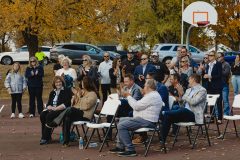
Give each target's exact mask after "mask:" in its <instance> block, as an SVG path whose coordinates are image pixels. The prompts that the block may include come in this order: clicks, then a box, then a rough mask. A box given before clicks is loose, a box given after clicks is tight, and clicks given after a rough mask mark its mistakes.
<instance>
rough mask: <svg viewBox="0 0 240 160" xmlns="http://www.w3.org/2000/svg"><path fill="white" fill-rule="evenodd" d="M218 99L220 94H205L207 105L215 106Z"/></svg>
mask: <svg viewBox="0 0 240 160" xmlns="http://www.w3.org/2000/svg"><path fill="white" fill-rule="evenodd" d="M219 97H220V94H207V105H208V106H215V105H216V103H217V99H218V98H219Z"/></svg>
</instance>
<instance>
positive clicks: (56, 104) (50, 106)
mask: <svg viewBox="0 0 240 160" xmlns="http://www.w3.org/2000/svg"><path fill="white" fill-rule="evenodd" d="M64 85H65V81H64V79H63V77H61V76H56V77H54V79H53V84H52V86H53V88H54V89H53V90H52V91H51V92H50V94H49V99H48V103H47V108H46V109H45V110H44V111H43V112H42V113H41V115H40V120H41V124H42V138H41V140H40V145H43V144H48V143H49V141H50V140H51V133H52V128H51V127H48V126H50V125H48V124H50V123H51V122H52V121H53V120H54V119H55V118H56V117H57V116H58V115H59V114H60V113H61V112H62V111H64V110H65V108H67V107H70V106H71V98H72V91H71V90H70V89H66V88H64Z"/></svg>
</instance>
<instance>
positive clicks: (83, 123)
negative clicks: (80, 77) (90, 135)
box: [72, 99, 100, 140]
mask: <svg viewBox="0 0 240 160" xmlns="http://www.w3.org/2000/svg"><path fill="white" fill-rule="evenodd" d="M99 103H100V99H97V101H96V104H95V106H94V109H93V115H92V116H91V118H90V120H89V121H75V122H73V123H72V125H73V127H72V131H73V130H74V128H76V131H77V134H78V137H80V132H79V129H78V125H80V126H81V127H82V131H83V135H84V139H85V140H87V136H86V135H87V132H88V129H87V130H86V131H85V128H84V125H86V124H87V123H91V122H96V121H95V117H94V114H95V112H96V110H97V108H98V105H99Z"/></svg>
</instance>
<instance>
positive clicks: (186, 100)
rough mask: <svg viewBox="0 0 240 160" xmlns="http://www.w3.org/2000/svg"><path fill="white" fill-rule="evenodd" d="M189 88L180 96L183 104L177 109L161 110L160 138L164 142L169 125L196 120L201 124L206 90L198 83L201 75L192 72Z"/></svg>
mask: <svg viewBox="0 0 240 160" xmlns="http://www.w3.org/2000/svg"><path fill="white" fill-rule="evenodd" d="M188 81H189V87H190V88H189V89H187V90H186V92H185V94H184V95H183V97H182V100H183V106H184V107H181V108H179V109H177V110H171V111H163V113H162V114H163V123H162V124H163V125H162V140H163V143H165V142H166V138H167V135H168V132H169V130H170V126H171V124H173V123H178V122H196V123H197V124H203V118H204V108H205V105H206V101H207V91H206V89H205V88H204V87H202V86H201V85H200V82H201V76H199V75H197V74H192V75H191V76H190V77H189V80H188Z"/></svg>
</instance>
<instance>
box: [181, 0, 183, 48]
mask: <svg viewBox="0 0 240 160" xmlns="http://www.w3.org/2000/svg"><path fill="white" fill-rule="evenodd" d="M183 11H184V0H182V28H181V44H182V45H183Z"/></svg>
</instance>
